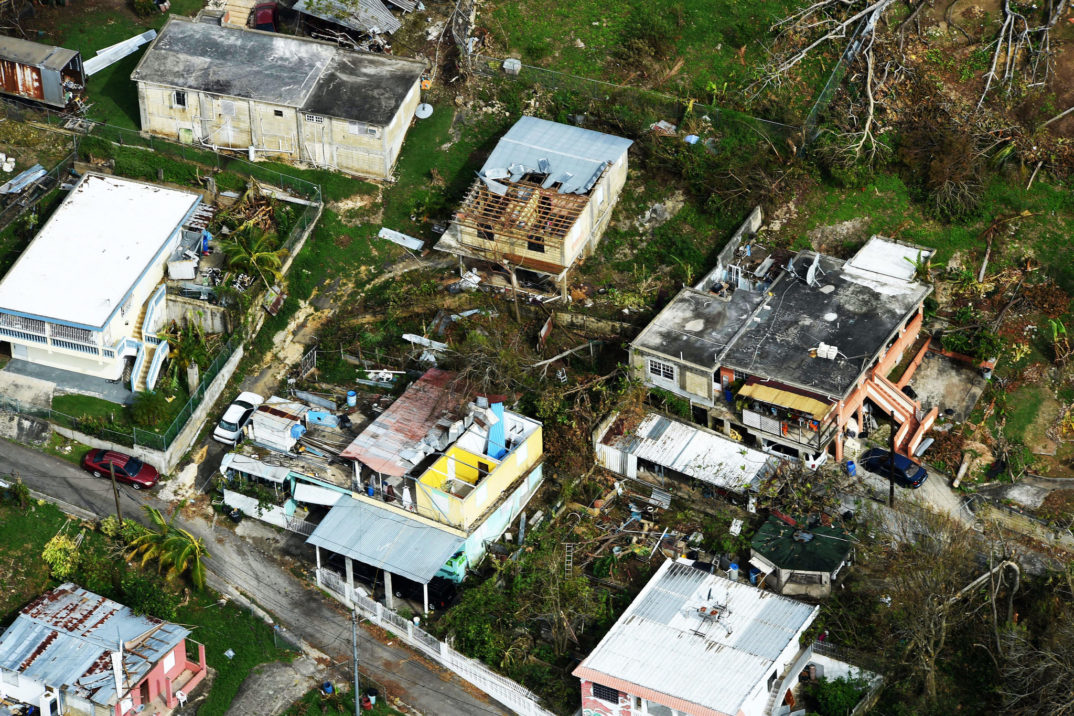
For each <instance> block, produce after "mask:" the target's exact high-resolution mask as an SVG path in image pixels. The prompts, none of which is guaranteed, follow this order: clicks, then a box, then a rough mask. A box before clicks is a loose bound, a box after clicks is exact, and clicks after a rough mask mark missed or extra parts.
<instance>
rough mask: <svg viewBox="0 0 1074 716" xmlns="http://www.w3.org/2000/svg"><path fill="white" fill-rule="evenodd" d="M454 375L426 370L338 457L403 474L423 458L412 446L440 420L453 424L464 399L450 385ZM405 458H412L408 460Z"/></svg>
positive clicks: (389, 472) (372, 468)
mask: <svg viewBox="0 0 1074 716" xmlns="http://www.w3.org/2000/svg"><path fill="white" fill-rule="evenodd" d="M455 375H456V374H455V373H452V372H450V371H444V370H439V369H437V368H431V369H429V370H428V371H426V372H425V375H423V376H422V377H421V378H418V379H417V380H416V381H414V382H413V383H412V384H411V385H410V386H409V387H408V388H407V389H406V391H405V392H404V393H403V394H402V395H400V396H399V397H398V398H397V399H396V401H395V402H394V403H392V404H391V405H390V406H388V409H387V410H385V411H384V412H383V413H381V414H380V416H379V417H377V419H376V420H374V421H373V422H372V423H371V424H370V425H369V427H367V428H366V429H365V430H363V431H362V433H361V434H360V435H359V436H358V437H356V438H355V439H354V440H353V441H352V442H351V444H350V445H348V446H347V449H346V450H344V451H343V452H342V453H340V456H341V457H345V458H349V459H351V460H358V461H359V462H361V463H363V464H364V465H367V466H368V467H369V468H370V469H371V470H374V471H376V472H379V473H382V474H385V475H394V476H397V477H402V476H403V475H406V474H407V473H408V472H410V470H411V469H413V467H414V465H415V464H416V462H417V461H420V459H421V458H422V457H423V456H424V453H414V452H413V447H414V445H415V444H417V443H420V442H421V441H422V440H424V439H425V437H426V436H427V435H428V434H429V432H430V431H431V430H432V429H433V428H434V427H435V426H436V425H437V423H438V422H440V421H441V420H446V421H447V422H448V423H450V422H453V421H454V419H455V416H456V414H457V413H458V408H459V406H460V404H461V403H462V401H463V400H464V399H465V397H464V396H462V395H460V394H458V393H456V392H455V391H453V390H452V389H451V387H450V386H449V384H450V383H451V381H453V380H454V379H455ZM404 455H406V456H411V457H413V458H414V459H413V460H408V459H406V457H404Z"/></svg>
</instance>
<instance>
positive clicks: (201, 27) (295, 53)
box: [131, 17, 424, 125]
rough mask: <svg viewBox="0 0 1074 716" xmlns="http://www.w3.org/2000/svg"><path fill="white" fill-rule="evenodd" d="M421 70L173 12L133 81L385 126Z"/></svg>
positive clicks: (395, 59) (391, 60)
mask: <svg viewBox="0 0 1074 716" xmlns="http://www.w3.org/2000/svg"><path fill="white" fill-rule="evenodd" d="M423 69H424V65H423V64H422V63H420V62H418V61H416V60H408V59H403V58H398V57H386V56H384V55H374V54H371V53H360V52H350V51H347V50H342V49H340V48H338V47H337V46H336V45H333V44H331V43H327V42H321V41H319V40H311V39H309V38H301V37H294V36H291V35H280V34H276V33H271V32H258V31H255V30H244V29H241V28H236V27H221V26H217V25H210V24H207V23H198V22H192V21H189V20H186V19H185V18H180V17H172V18H171V19H170V20H169V21H168V24H166V25H165V26H164V29H163V30H161V31H160V34H159V35H158V36H157V39H156V40H154V41H153V44H152V45H150V46H149V49H148V50H147V51H146V53H145V56H144V57H143V58H142V60H141V62H139V64H138V66H137V67H136V68H135V70H134V72H133V74H131V79H132V80H134V81H135V82H149V83H152V84H160V85H166V86H169V87H177V88H181V89H187V90H191V91H199V92H207V93H210V94H216V95H223V96H227V97H238V98H242V99H250V100H254V101H256V102H265V103H268V104H277V105H281V106H286V107H295V108H297V109H300V110H303V111H308V112H312V113H316V114H325V115H329V116H332V117H340V118H342V119H351V120H355V121H360V122H367V123H370V124H380V125H383V124H386V123H387V122H388V121H389V120H390V119H391V118H392V116H394V114H395V111H396V110H397V109H398V107H399V105H400V104H402V101H403V99H404V98H405V97H406V93H407V92H408V91H409V90H410V87H411V86H412V85H413V84H414V82H415V81H417V79H418V77H420V76H421V73H422V71H423Z"/></svg>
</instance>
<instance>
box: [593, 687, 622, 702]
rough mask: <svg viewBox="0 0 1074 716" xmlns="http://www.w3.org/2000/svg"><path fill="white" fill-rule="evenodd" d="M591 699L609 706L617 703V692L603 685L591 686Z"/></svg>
mask: <svg viewBox="0 0 1074 716" xmlns="http://www.w3.org/2000/svg"><path fill="white" fill-rule="evenodd" d="M593 698H595V699H600V700H601V701H607V702H608V703H610V704H618V703H619V692H618V691H616V690H615V689H612V688H609V687H607V686H605V685H604V684H597V683H594V684H593Z"/></svg>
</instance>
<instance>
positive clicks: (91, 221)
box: [0, 173, 201, 391]
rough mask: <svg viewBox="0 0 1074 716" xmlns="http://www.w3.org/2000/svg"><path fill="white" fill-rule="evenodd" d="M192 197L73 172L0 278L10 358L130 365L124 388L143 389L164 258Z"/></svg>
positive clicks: (108, 369) (156, 366)
mask: <svg viewBox="0 0 1074 716" xmlns="http://www.w3.org/2000/svg"><path fill="white" fill-rule="evenodd" d="M200 203H201V196H200V195H199V194H196V193H194V192H189V191H183V190H179V189H169V188H166V187H162V186H157V185H154V184H147V183H145V182H140V181H133V180H130V179H121V178H119V177H115V176H107V175H104V174H95V173H87V174H85V175H84V176H83V177H82V178H81V179H79V181H78V183H77V184H76V185H75V186H74V188H73V189H71V191H70V192H69V193H68V195H67V196H66V197H65V198H64V200H63V203H61V204H60V206H59V207H58V208H57V209H56V210H55V211H54V212H53V214H52V216H51V217H50V218H49V220H48V221H46V222H45V224H44V226H42V227H41V230H40V231H38V233H37V236H35V237H34V239H33V240H32V241H31V242H30V245H29V246H28V247H27V248H26V250H25V251H23V252H22V255H21V256H20V257H19V259H18V260H17V261H16V262H15V264H14V265H13V266H12V267H11V269H10V270H9V271H8V272H7V274H6V275H5V276H4V278H3V280H2V281H0V342H6V343H7V344H8V347H9V349H10V352H11V356H12V358H13V359H14V360H13V361H12V362H13V363H15V362H16V361H22V362H26V363H30V364H34V365H37V366H44V367H47V368H49V369H58V370H60V371H66V372H69V373H75V374H80V375H83V376H91V377H93V378H99V379H105V380H109V381H117V380H119V379H120V378H121V377H123V375H124V373H125V372H126V371H128V370H129V371H130V373H129V375H130V387H131V389H132V390H135V391H138V390H145V389H147V388H150V389H151V388H152V387H153V386H154V384H155V382H156V379H157V377H158V375H159V372H160V370H161V368H162V366H163V362H164V359H165V358H166V357H167V354H168V344H167V343H166V342H165V343H163V344H162V343H161V341H160V340H159V339H158V338H157V337H156V334H157V332H158V331H159V330H160V329H161V328H162V327H163V326H164V323H165V319H166V310H165V301H166V290H165V285H164V275H165V267H166V265H167V262H168V259H169V258H170V257H171V255H172V253H173V252H174V251H175V250H176V249H177V248H178V247H179V245H180V243H181V242H182V241H183V239H184V234H185V233H192V232H190V231H184V227H185V226H186V225H187V223H188V222H190V221H191V220H192V219H193V217H194V214H195V212H196V210H197V209H198V207H199V205H200ZM198 235H200V231H199V232H196V233H195V234H194V236H195V238H196V237H197V236H198ZM10 368H11V366H9V369H10Z"/></svg>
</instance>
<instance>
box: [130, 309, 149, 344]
mask: <svg viewBox="0 0 1074 716" xmlns="http://www.w3.org/2000/svg"><path fill="white" fill-rule="evenodd" d="M148 310H149V302H148V301H147V302H146V303H143V304H142V310H141V311H139V312H138V317H137V318H136V319H135V320H134V326H132V328H131V337H132V338H133V339H134V340H136V341H138V342H139V343H141V342H143V336H142V324H143V323H145V314H146V311H148Z"/></svg>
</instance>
